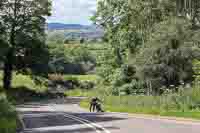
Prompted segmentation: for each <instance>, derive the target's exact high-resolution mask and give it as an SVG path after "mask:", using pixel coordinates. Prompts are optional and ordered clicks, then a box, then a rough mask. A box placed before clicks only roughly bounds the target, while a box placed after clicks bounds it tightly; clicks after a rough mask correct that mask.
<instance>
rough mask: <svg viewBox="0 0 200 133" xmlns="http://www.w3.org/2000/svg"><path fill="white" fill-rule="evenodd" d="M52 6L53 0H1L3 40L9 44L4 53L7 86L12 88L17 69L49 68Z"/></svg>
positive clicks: (34, 72) (34, 69)
mask: <svg viewBox="0 0 200 133" xmlns="http://www.w3.org/2000/svg"><path fill="white" fill-rule="evenodd" d="M50 10H51V1H50V0H43V1H39V0H32V1H30V0H20V1H19V0H12V1H7V0H1V1H0V31H1V32H0V38H1V41H0V42H1V43H2V42H3V44H6V45H7V47H6V48H5V50H6V52H5V54H4V55H2V56H3V59H4V60H3V61H4V88H5V89H7V90H8V89H10V88H11V80H12V71H13V69H16V70H19V71H20V72H21V71H22V72H27V73H28V74H30V73H31V74H35V75H38V74H41V73H45V72H47V71H45V70H47V69H46V66H47V65H46V64H47V62H48V50H47V47H46V45H45V20H46V19H45V16H49V15H50ZM30 70H32V71H31V72H30ZM43 76H44V75H43Z"/></svg>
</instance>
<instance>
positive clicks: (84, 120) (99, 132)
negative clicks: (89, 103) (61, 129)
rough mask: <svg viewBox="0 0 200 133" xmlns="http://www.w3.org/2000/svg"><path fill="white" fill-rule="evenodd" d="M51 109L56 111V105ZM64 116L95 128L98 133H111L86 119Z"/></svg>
mask: <svg viewBox="0 0 200 133" xmlns="http://www.w3.org/2000/svg"><path fill="white" fill-rule="evenodd" d="M50 108H51V110H52V111H56V110H55V107H54V105H51V107H50ZM63 115H64V116H65V117H67V118H70V119H74V120H77V121H79V122H81V123H83V124H85V125H87V126H88V127H90V128H93V129H94V130H95V131H96V132H97V133H101V131H103V132H105V133H111V132H110V131H108V130H107V129H105V128H104V127H102V126H101V125H99V124H96V123H93V122H91V121H89V120H86V119H83V118H80V117H76V116H74V115H69V114H65V113H63Z"/></svg>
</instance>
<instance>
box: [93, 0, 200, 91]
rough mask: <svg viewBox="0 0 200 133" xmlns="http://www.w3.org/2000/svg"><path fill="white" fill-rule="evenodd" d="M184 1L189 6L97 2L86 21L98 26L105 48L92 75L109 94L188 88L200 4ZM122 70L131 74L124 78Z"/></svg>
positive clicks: (158, 0)
mask: <svg viewBox="0 0 200 133" xmlns="http://www.w3.org/2000/svg"><path fill="white" fill-rule="evenodd" d="M186 3H190V4H185V3H183V1H180V0H151V1H141V0H128V1H123V0H103V1H99V2H98V8H97V12H96V14H95V15H94V16H93V17H92V20H93V21H94V23H96V24H98V25H101V26H102V27H103V28H104V30H105V37H104V38H106V39H107V40H108V45H109V46H108V47H109V48H110V49H109V52H107V51H104V54H103V56H101V58H100V60H99V59H98V60H97V64H98V66H99V67H98V68H97V73H98V74H99V75H100V76H101V77H103V80H104V81H105V82H104V85H109V86H111V88H112V89H113V92H114V94H115V95H116V94H119V92H120V91H122V92H124V91H125V93H127V94H130V93H131V91H133V90H135V91H133V92H132V93H133V94H135V92H138V93H141V92H144V94H162V93H164V91H165V89H166V88H169V87H170V86H171V85H174V86H175V87H178V86H179V85H180V84H182V83H189V84H192V81H193V80H194V78H193V75H194V71H193V64H192V61H193V60H194V59H199V57H200V56H199V50H200V49H199V47H198V46H195V45H196V44H199V34H198V33H199V28H198V27H199V23H198V22H199V13H198V9H199V7H200V6H199V5H200V4H199V3H198V2H196V1H193V0H187V2H186ZM193 11H194V12H193ZM124 66H131V67H132V68H134V69H135V72H134V73H132V74H131V76H128V75H126V74H124ZM136 88H137V89H138V91H137V89H136ZM163 88H164V89H163ZM176 91H177V90H176Z"/></svg>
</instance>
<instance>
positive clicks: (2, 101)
mask: <svg viewBox="0 0 200 133" xmlns="http://www.w3.org/2000/svg"><path fill="white" fill-rule="evenodd" d="M16 122H17V115H16V111H15V110H14V108H13V107H12V106H11V105H10V103H9V102H8V101H7V100H6V98H5V95H3V94H0V132H1V133H15V132H16V128H17V125H16Z"/></svg>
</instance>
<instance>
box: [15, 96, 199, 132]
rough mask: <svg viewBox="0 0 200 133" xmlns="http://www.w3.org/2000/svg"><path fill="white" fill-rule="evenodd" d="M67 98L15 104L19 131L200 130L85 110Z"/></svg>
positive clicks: (191, 124)
mask: <svg viewBox="0 0 200 133" xmlns="http://www.w3.org/2000/svg"><path fill="white" fill-rule="evenodd" d="M79 100H80V99H78V98H68V99H65V100H52V101H47V102H42V103H29V104H26V105H19V106H18V107H17V110H18V111H19V113H20V116H21V119H22V121H23V128H24V131H23V133H200V122H198V121H192V120H189V121H188V120H174V119H167V118H166V119H164V118H160V117H153V116H142V115H128V114H125V113H124V114H123V113H121V114H120V113H89V112H87V111H86V110H84V109H81V108H80V107H79V106H78V105H77V103H78V101H79Z"/></svg>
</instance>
